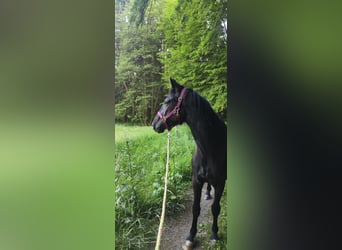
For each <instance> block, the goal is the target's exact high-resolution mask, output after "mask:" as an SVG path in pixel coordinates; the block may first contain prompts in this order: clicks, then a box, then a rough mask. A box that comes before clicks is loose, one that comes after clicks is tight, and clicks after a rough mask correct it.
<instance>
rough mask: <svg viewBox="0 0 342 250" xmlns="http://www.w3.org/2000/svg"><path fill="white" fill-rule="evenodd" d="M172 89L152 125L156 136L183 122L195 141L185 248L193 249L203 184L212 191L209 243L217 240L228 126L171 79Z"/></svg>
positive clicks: (191, 92) (188, 91)
mask: <svg viewBox="0 0 342 250" xmlns="http://www.w3.org/2000/svg"><path fill="white" fill-rule="evenodd" d="M170 82H171V85H172V89H171V90H170V93H169V95H168V96H167V97H166V99H165V101H164V104H163V105H162V107H161V108H160V110H159V111H158V113H157V115H156V116H155V118H154V120H153V122H152V126H153V128H154V130H155V131H156V132H158V133H162V132H164V130H165V129H168V130H171V129H172V128H173V127H174V126H176V125H179V124H182V123H183V122H185V123H186V124H188V126H189V127H190V129H191V132H192V135H193V137H194V140H195V142H196V145H197V147H196V151H195V153H194V155H193V157H192V186H193V191H194V201H193V207H192V214H193V218H192V225H191V229H190V234H189V236H188V237H187V238H186V243H185V245H184V246H183V248H184V249H190V248H192V246H193V243H194V238H195V236H196V233H197V219H198V216H199V214H200V210H201V208H200V200H201V191H202V187H203V184H204V183H205V182H207V183H208V187H207V188H208V190H209V191H210V185H212V186H213V187H214V189H215V196H214V202H213V204H212V207H211V211H212V214H213V225H212V235H211V237H210V239H211V240H218V235H217V232H218V225H217V218H218V215H219V213H220V199H221V196H222V193H223V190H224V186H225V181H226V179H227V127H226V125H225V123H224V122H223V121H222V120H220V119H219V117H218V116H217V114H216V113H215V112H214V111H213V109H212V108H211V106H210V104H209V103H208V102H207V101H206V100H205V99H204V98H203V97H202V96H200V95H199V94H198V93H196V92H195V91H193V90H192V89H187V88H185V87H183V86H181V85H180V84H178V83H177V82H176V81H175V80H173V79H172V78H170Z"/></svg>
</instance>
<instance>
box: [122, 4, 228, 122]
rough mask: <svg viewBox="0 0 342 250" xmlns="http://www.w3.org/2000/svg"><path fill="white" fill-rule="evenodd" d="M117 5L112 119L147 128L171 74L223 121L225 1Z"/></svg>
mask: <svg viewBox="0 0 342 250" xmlns="http://www.w3.org/2000/svg"><path fill="white" fill-rule="evenodd" d="M115 4H116V8H115V11H116V12H115V14H116V25H115V30H116V32H115V103H116V114H115V115H116V120H117V121H120V122H131V123H135V124H141V125H147V124H150V123H151V121H152V119H153V117H154V115H155V113H156V111H157V110H158V108H159V105H160V103H161V102H162V100H163V98H164V95H165V94H166V93H167V89H168V88H169V85H168V79H169V77H170V76H172V77H173V78H174V79H176V80H177V81H178V82H180V83H182V84H184V85H186V86H187V87H191V88H193V89H194V90H196V91H198V92H199V93H200V94H201V95H203V96H204V97H205V98H206V99H207V100H208V101H209V103H210V104H211V105H212V106H213V108H214V110H215V111H216V112H218V113H219V115H220V116H221V117H222V118H223V119H226V117H225V114H226V111H227V8H228V7H227V0H216V1H211V0H204V1H202V0H193V1H177V0H157V1H156V0H133V1H129V0H126V1H124V0H120V1H119V0H116V2H115ZM130 21H131V22H130ZM137 24H138V25H137ZM166 83H167V84H166Z"/></svg>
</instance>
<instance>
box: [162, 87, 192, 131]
mask: <svg viewBox="0 0 342 250" xmlns="http://www.w3.org/2000/svg"><path fill="white" fill-rule="evenodd" d="M185 91H186V88H183V89H182V92H181V94H180V96H179V97H178V102H177V105H176V107H174V109H173V110H172V111H171V112H170V113H168V114H167V115H166V116H163V115H162V113H160V112H159V111H158V113H157V114H158V116H159V117H160V119H162V120H163V122H164V124H165V126H166V128H167V130H169V131H170V128H169V126H168V125H167V119H169V118H170V117H171V116H173V115H177V116H178V115H179V110H180V106H181V104H182V100H183V97H184V94H185Z"/></svg>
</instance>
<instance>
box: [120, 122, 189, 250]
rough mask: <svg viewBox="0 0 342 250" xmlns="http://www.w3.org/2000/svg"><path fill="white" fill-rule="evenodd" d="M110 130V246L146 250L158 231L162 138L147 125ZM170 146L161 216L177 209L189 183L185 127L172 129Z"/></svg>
mask: <svg viewBox="0 0 342 250" xmlns="http://www.w3.org/2000/svg"><path fill="white" fill-rule="evenodd" d="M115 130H116V139H117V140H116V150H115V184H116V199H115V215H116V220H115V236H116V241H115V245H116V249H148V248H149V247H151V244H153V243H154V242H155V239H156V233H157V229H158V228H157V227H158V223H159V215H160V211H161V204H162V198H163V191H164V175H165V164H166V159H165V158H166V140H167V138H166V136H161V135H159V134H157V133H155V132H154V131H153V130H152V129H151V128H150V127H130V126H124V125H116V129H115ZM165 135H166V133H165ZM170 146H171V150H170V172H169V179H168V180H169V184H168V199H167V214H172V213H175V212H177V211H180V210H181V209H183V205H182V204H183V198H184V197H183V195H184V189H186V188H188V187H189V185H190V183H191V156H192V154H193V151H194V142H193V139H192V136H191V132H190V130H189V128H188V127H187V126H180V127H179V128H178V129H177V130H176V129H175V130H173V131H172V133H171V145H170Z"/></svg>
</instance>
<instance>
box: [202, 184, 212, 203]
mask: <svg viewBox="0 0 342 250" xmlns="http://www.w3.org/2000/svg"><path fill="white" fill-rule="evenodd" d="M210 191H211V185H210V184H209V183H207V192H206V193H205V195H204V199H205V200H210V199H211V195H210Z"/></svg>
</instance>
